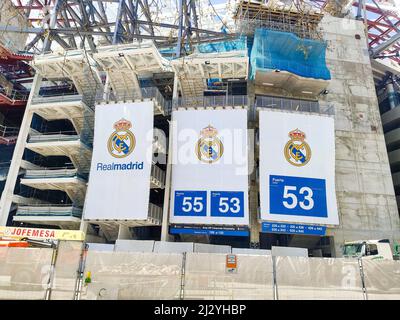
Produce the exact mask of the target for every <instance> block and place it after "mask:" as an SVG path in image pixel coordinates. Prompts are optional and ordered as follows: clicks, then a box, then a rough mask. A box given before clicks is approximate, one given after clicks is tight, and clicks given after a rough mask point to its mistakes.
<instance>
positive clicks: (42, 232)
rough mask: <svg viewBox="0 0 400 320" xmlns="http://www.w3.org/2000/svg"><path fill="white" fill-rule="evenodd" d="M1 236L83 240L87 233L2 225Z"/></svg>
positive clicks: (0, 228)
mask: <svg viewBox="0 0 400 320" xmlns="http://www.w3.org/2000/svg"><path fill="white" fill-rule="evenodd" d="M0 237H5V238H16V239H22V238H29V239H40V240H75V241H83V240H84V239H85V234H84V232H83V231H80V230H58V229H37V228H17V227H0Z"/></svg>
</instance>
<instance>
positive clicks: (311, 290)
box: [276, 257, 364, 300]
mask: <svg viewBox="0 0 400 320" xmlns="http://www.w3.org/2000/svg"><path fill="white" fill-rule="evenodd" d="M276 283H277V287H278V288H277V292H278V299H280V300H321V299H323V300H343V299H344V300H363V299H364V291H363V285H362V278H361V276H360V266H359V262H358V260H353V259H341V258H323V259H321V258H305V257H276Z"/></svg>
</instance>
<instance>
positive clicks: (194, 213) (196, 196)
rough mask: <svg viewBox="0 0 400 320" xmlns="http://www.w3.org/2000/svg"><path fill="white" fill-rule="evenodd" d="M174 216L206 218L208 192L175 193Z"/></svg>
mask: <svg viewBox="0 0 400 320" xmlns="http://www.w3.org/2000/svg"><path fill="white" fill-rule="evenodd" d="M174 203H175V206H174V215H176V216H190V217H205V216H206V215H207V191H175V202H174Z"/></svg>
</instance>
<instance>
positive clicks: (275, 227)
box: [261, 222, 326, 236]
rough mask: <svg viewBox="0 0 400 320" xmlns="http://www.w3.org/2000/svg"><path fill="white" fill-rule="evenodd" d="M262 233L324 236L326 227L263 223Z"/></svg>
mask: <svg viewBox="0 0 400 320" xmlns="http://www.w3.org/2000/svg"><path fill="white" fill-rule="evenodd" d="M261 232H268V233H287V234H308V235H316V236H324V235H325V232H326V227H323V226H312V225H305V224H288V223H275V222H263V223H262V224H261Z"/></svg>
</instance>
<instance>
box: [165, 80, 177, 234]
mask: <svg viewBox="0 0 400 320" xmlns="http://www.w3.org/2000/svg"><path fill="white" fill-rule="evenodd" d="M178 82H179V78H178V74H177V73H175V76H174V91H173V95H172V101H174V100H175V99H178ZM173 131H174V126H173V123H172V119H171V122H170V123H169V137H168V162H167V172H166V177H165V189H164V206H163V220H162V226H161V241H171V239H172V237H171V235H170V234H169V233H168V225H169V219H168V218H169V202H170V192H171V170H172V153H173V147H172V141H173V139H174V138H173V137H174V135H173Z"/></svg>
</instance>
